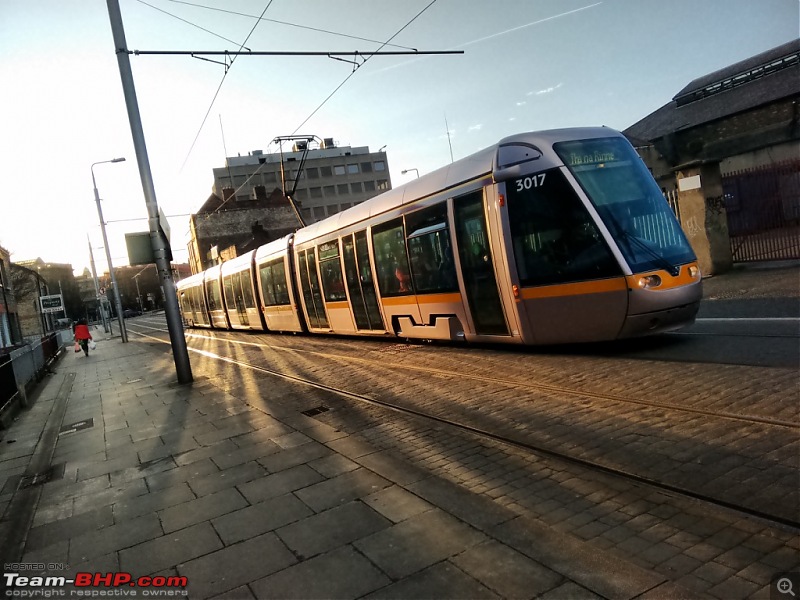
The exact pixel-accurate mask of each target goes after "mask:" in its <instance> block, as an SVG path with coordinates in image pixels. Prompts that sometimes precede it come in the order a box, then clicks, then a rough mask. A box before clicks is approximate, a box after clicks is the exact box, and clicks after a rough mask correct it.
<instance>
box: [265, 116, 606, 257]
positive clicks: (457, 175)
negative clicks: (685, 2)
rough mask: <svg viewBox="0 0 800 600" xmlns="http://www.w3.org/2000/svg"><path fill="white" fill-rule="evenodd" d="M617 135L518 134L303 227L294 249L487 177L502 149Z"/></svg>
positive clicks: (584, 130) (596, 131)
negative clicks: (520, 144) (521, 144)
mask: <svg viewBox="0 0 800 600" xmlns="http://www.w3.org/2000/svg"><path fill="white" fill-rule="evenodd" d="M618 135H621V134H620V133H619V132H617V131H615V130H613V129H609V128H607V127H580V128H578V127H576V128H567V129H551V130H546V131H536V132H528V133H520V134H516V135H512V136H508V137H505V138H503V139H502V140H500V141H499V142H498V143H497V144H494V145H492V146H489V147H488V148H484V149H483V150H479V151H478V152H476V153H475V154H471V155H470V156H467V157H465V158H462V159H459V160H457V161H455V162H453V163H450V164H449V165H445V166H444V167H441V168H439V169H437V170H435V171H432V172H431V173H428V174H426V175H423V176H421V177H419V178H417V179H415V180H413V181H411V182H409V183H406V184H404V185H402V186H400V187H397V188H394V189H391V190H389V191H387V192H384V193H383V194H380V195H378V196H374V197H372V198H370V199H369V200H366V201H364V202H362V203H361V204H357V205H356V206H354V207H352V208H348V209H347V210H344V211H342V212H340V213H337V214H335V215H332V216H330V217H328V218H327V219H323V220H322V221H317V222H316V223H313V224H311V225H309V226H307V227H304V228H302V229H300V230H298V231H297V232H296V233H295V238H294V243H295V244H296V245H297V244H303V243H304V242H307V241H309V240H314V239H316V238H318V237H321V236H325V235H328V234H329V233H332V232H334V231H337V230H338V229H344V228H346V227H349V226H350V225H354V224H356V223H359V222H361V221H365V220H367V219H369V218H370V217H374V216H377V215H380V214H382V213H385V212H388V211H390V210H393V209H395V208H398V207H400V206H402V205H403V204H410V203H411V202H415V201H417V200H419V199H421V198H425V197H426V196H430V195H433V194H435V193H438V192H441V191H444V190H447V189H449V188H452V187H455V186H457V185H459V184H461V183H465V182H467V181H471V180H473V179H477V178H478V177H482V176H484V175H489V174H490V173H492V171H493V170H494V168H495V163H496V158H497V150H498V148H499V147H500V146H502V145H505V144H511V143H514V142H517V143H520V142H522V143H526V144H532V145H534V146H537V145H538V146H545V147H549V146H550V145H552V144H553V143H556V142H559V141H563V140H572V139H585V138H596V137H608V136H618ZM272 243H274V242H272ZM261 254H262V253H261V249H259V255H261Z"/></svg>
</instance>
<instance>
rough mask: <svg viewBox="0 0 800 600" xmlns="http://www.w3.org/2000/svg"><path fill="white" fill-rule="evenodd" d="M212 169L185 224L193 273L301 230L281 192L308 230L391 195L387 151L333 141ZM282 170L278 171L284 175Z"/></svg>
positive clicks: (301, 144) (259, 154)
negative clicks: (201, 199) (210, 181)
mask: <svg viewBox="0 0 800 600" xmlns="http://www.w3.org/2000/svg"><path fill="white" fill-rule="evenodd" d="M225 163H226V164H225V166H224V167H221V168H218V169H214V171H213V172H214V185H213V188H212V192H213V193H212V194H211V196H209V198H208V199H207V200H206V202H205V203H204V204H203V206H202V207H201V208H200V210H199V211H198V212H197V214H195V215H192V216H191V218H190V235H191V241H190V243H189V264H190V266H191V269H192V272H193V273H197V272H199V271H202V270H205V269H207V268H208V267H210V266H211V265H213V264H216V263H217V262H219V261H220V260H227V259H228V258H233V257H235V256H238V255H240V254H242V253H243V252H247V251H248V250H252V249H254V248H257V247H258V246H261V245H263V244H265V243H267V242H270V241H272V240H276V239H278V238H280V237H283V236H284V235H287V234H289V233H291V232H293V231H295V230H297V229H298V228H299V227H300V222H299V220H298V219H297V216H296V213H295V211H294V209H293V208H292V205H291V204H290V203H289V201H288V199H287V198H286V197H285V196H284V194H283V191H282V190H283V185H284V179H285V185H286V191H287V192H291V191H292V190H294V194H293V198H294V200H295V201H296V202H297V208H298V210H299V212H300V215H301V216H302V218H303V221H304V222H305V223H306V224H309V223H314V222H316V221H319V220H321V219H324V218H325V217H328V216H330V215H334V214H336V213H338V212H340V211H342V210H345V209H347V208H350V207H351V206H354V205H356V204H359V203H361V202H363V201H364V200H367V199H369V198H371V197H373V196H375V195H377V194H380V193H382V192H384V191H386V190H389V189H391V187H392V186H391V178H390V176H389V165H388V162H387V159H386V153H385V152H382V151H381V152H370V150H369V147H366V146H362V147H351V146H341V147H339V146H337V145H336V144H335V143H334V142H333V140H332V139H331V138H326V139H324V140H322V141H321V142H319V143H317V142H314V141H297V142H295V144H294V145H293V147H292V151H291V152H284V153H280V152H278V153H273V154H264V152H262V151H261V150H254V151H252V152H250V153H249V154H248V155H247V156H234V157H228V158H227V159H226V161H225ZM282 167H283V172H282Z"/></svg>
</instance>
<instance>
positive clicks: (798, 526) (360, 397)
mask: <svg viewBox="0 0 800 600" xmlns="http://www.w3.org/2000/svg"><path fill="white" fill-rule="evenodd" d="M148 329H155V330H158V331H165V330H164V329H163V328H156V327H148ZM133 333H136V334H138V335H140V336H142V337H146V338H150V339H153V340H157V341H159V342H162V343H169V342H168V341H166V340H163V339H160V338H157V337H154V336H151V335H147V334H145V333H141V332H139V331H133ZM190 335H191V334H190ZM194 337H202V338H207V339H214V340H218V341H231V340H225V339H221V338H213V337H209V336H194ZM238 343H242V344H247V345H253V346H264V345H265V344H255V343H252V342H238ZM286 350H290V349H286ZM189 351H190V352H195V353H197V354H200V355H202V356H205V357H207V358H211V359H213V360H220V361H222V362H227V363H229V364H234V365H237V366H239V367H243V368H247V369H250V370H253V371H256V372H259V373H264V374H266V375H271V376H274V377H278V378H281V379H284V380H287V381H291V382H294V383H300V384H303V385H307V386H309V387H313V388H316V389H319V390H324V391H328V392H331V393H334V394H336V395H338V396H341V397H344V398H349V399H351V400H356V401H359V402H363V403H366V404H370V405H372V406H378V407H382V408H385V409H387V410H391V411H393V412H397V413H401V414H408V415H413V416H416V417H419V418H422V419H426V420H428V421H433V422H436V423H440V424H442V425H446V426H448V427H453V428H455V429H458V430H461V431H465V432H468V433H471V434H474V435H477V436H479V437H482V438H485V439H490V440H493V441H496V442H500V443H503V444H507V445H509V446H513V447H516V448H520V449H523V450H526V451H528V452H532V453H535V454H539V455H541V456H546V457H548V458H552V459H556V460H561V461H563V462H567V463H570V464H574V465H577V466H580V467H583V468H585V469H588V470H589V471H595V472H601V473H605V474H608V475H613V476H616V477H619V478H621V479H624V480H627V481H632V482H635V483H638V484H641V485H647V486H650V487H652V488H655V489H658V490H662V491H667V492H670V493H672V494H676V495H678V496H683V497H686V498H692V499H694V500H699V501H701V502H706V503H708V504H711V505H714V506H719V507H722V508H726V509H729V510H734V511H737V512H740V513H742V514H745V515H748V516H751V517H755V518H758V519H762V520H765V521H769V522H771V523H775V524H779V525H782V526H785V527H791V528H792V529H795V530H800V521H797V520H794V519H791V518H786V517H781V516H778V515H773V514H770V513H767V512H764V511H760V510H757V509H754V508H750V507H747V506H742V505H740V504H736V503H734V502H728V501H726V500H723V499H720V498H715V497H713V496H709V495H707V494H704V493H701V492H696V491H693V490H690V489H687V488H684V487H680V486H678V485H673V484H669V483H666V482H662V481H657V480H654V479H651V478H649V477H645V476H642V475H637V474H636V473H631V472H629V471H625V470H623V469H618V468H614V467H609V466H606V465H603V464H599V463H596V462H593V461H591V460H586V459H583V458H579V457H576V456H571V455H569V454H565V453H563V452H560V451H558V450H552V449H549V448H545V447H543V446H540V445H538V444H532V443H529V442H525V441H521V440H516V439H514V438H511V437H508V436H505V435H502V434H497V433H494V432H491V431H488V430H485V429H482V428H479V427H474V426H472V425H467V424H464V423H460V422H458V421H454V420H452V419H447V418H445V417H440V416H437V415H432V414H429V413H426V412H423V411H419V410H416V409H413V408H409V407H405V406H400V405H397V404H393V403H391V402H387V401H384V400H379V399H377V398H373V397H370V396H366V395H364V394H359V393H355V392H349V391H347V390H345V389H342V388H338V387H335V386H330V385H326V384H324V383H320V382H317V381H313V380H310V379H305V378H302V377H298V376H295V375H289V374H287V373H282V372H280V371H277V370H274V369H269V368H266V367H263V366H260V365H255V364H253V363H249V362H246V361H242V360H237V359H233V358H230V357H227V356H223V355H220V354H216V353H214V352H209V351H207V350H200V349H197V348H191V347H189ZM306 352H312V353H314V354H318V355H324V354H325V353H321V352H314V351H306ZM337 358H349V357H338V356H337ZM358 360H364V361H367V362H377V361H369V360H368V359H358ZM380 364H381V365H382V366H386V364H385V363H380ZM396 366H398V367H399V366H400V365H396ZM402 366H403V368H408V367H407V366H406V365H402ZM419 369H420V370H426V371H430V372H433V373H435V372H436V369H428V368H424V367H419ZM454 375H455V374H454ZM458 375H459V376H461V375H460V374H458ZM475 377H480V376H475ZM485 380H486V381H490V382H497V381H501V380H495V379H493V378H486V379H485ZM548 387H550V386H548ZM552 387H555V386H552ZM559 391H561V390H559ZM570 391H571V392H572V393H575V394H581V395H587V394H584V393H583V392H579V391H577V390H570ZM592 397H594V396H592ZM597 397H599V398H605V396H603V395H601V394H598V395H597ZM708 414H711V415H714V416H719V415H716V414H715V413H708ZM757 422H764V421H757ZM789 426H791V427H797V425H795V424H789Z"/></svg>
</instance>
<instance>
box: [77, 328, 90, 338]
mask: <svg viewBox="0 0 800 600" xmlns="http://www.w3.org/2000/svg"><path fill="white" fill-rule="evenodd" d="M75 339H76V340H90V339H92V334H91V333H89V326H88V325H75Z"/></svg>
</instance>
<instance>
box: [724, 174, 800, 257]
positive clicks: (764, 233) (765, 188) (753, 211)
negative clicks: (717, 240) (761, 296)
mask: <svg viewBox="0 0 800 600" xmlns="http://www.w3.org/2000/svg"><path fill="white" fill-rule="evenodd" d="M722 186H723V190H724V196H723V198H724V202H725V209H726V211H727V214H728V231H729V233H730V237H731V252H732V254H733V260H734V261H735V262H741V261H757V260H786V259H796V258H800V161H787V162H783V163H776V164H773V165H769V166H766V167H759V168H754V169H745V170H742V171H736V172H733V173H729V174H727V175H724V176H723V178H722Z"/></svg>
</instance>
